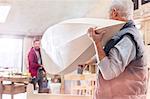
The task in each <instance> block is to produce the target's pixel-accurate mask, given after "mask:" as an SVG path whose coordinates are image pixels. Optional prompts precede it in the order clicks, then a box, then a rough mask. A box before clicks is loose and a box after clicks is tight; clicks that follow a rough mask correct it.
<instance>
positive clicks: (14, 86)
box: [0, 75, 29, 99]
mask: <svg viewBox="0 0 150 99" xmlns="http://www.w3.org/2000/svg"><path fill="white" fill-rule="evenodd" d="M3 81H10V82H11V83H10V84H4V83H3ZM28 82H29V77H27V76H20V75H19V76H14V75H11V76H0V99H2V95H3V94H11V99H14V94H18V93H24V92H26V86H27V84H28Z"/></svg>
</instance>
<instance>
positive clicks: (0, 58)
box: [0, 38, 23, 72]
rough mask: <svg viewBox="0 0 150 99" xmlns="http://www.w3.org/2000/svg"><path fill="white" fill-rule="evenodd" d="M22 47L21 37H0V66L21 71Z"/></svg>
mask: <svg viewBox="0 0 150 99" xmlns="http://www.w3.org/2000/svg"><path fill="white" fill-rule="evenodd" d="M22 47H23V39H14V38H0V67H1V68H11V69H14V70H15V71H16V72H21V69H22Z"/></svg>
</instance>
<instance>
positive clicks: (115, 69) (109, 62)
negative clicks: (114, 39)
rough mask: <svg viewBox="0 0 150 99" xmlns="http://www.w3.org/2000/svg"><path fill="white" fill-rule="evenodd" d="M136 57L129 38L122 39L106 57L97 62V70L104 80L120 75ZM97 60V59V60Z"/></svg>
mask: <svg viewBox="0 0 150 99" xmlns="http://www.w3.org/2000/svg"><path fill="white" fill-rule="evenodd" d="M135 57H136V47H135V45H134V42H133V41H132V40H131V38H130V37H129V36H125V37H123V39H122V40H120V41H119V42H118V43H117V44H116V45H115V46H114V47H113V48H112V49H111V50H110V52H109V57H108V56H106V57H105V58H103V59H102V60H101V61H100V62H98V68H99V70H100V72H101V74H102V75H103V78H104V79H106V80H110V79H113V78H115V77H117V76H119V74H121V73H122V72H123V71H124V70H125V68H126V66H127V65H128V64H129V63H130V62H131V61H132V60H134V59H135ZM98 60H99V59H98Z"/></svg>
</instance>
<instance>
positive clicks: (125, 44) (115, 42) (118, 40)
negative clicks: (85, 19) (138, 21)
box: [88, 0, 148, 99]
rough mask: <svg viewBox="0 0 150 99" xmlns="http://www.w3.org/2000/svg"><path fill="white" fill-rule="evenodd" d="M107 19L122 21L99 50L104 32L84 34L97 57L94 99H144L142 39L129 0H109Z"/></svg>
mask: <svg viewBox="0 0 150 99" xmlns="http://www.w3.org/2000/svg"><path fill="white" fill-rule="evenodd" d="M110 19H114V20H119V21H125V22H126V24H125V25H124V26H123V27H122V29H121V30H120V31H119V32H118V33H117V34H116V35H115V36H114V37H113V38H112V39H111V40H110V41H108V43H107V44H106V46H105V48H104V49H103V47H102V44H101V40H102V38H103V35H105V31H102V32H101V33H99V34H97V33H96V32H95V30H96V29H95V28H89V30H88V33H89V35H90V37H91V38H92V39H93V42H94V45H95V49H96V51H97V54H98V59H97V60H100V62H98V77H97V78H98V79H97V85H96V91H95V95H94V99H146V91H147V79H148V78H147V67H146V62H145V56H144V44H143V40H142V38H141V36H140V34H139V32H138V30H137V28H136V27H135V24H134V22H133V21H132V20H133V2H132V1H131V0H113V1H112V5H111V8H110Z"/></svg>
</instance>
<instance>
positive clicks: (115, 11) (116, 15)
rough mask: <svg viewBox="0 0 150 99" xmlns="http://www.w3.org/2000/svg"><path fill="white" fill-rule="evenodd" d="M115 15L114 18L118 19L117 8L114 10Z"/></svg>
mask: <svg viewBox="0 0 150 99" xmlns="http://www.w3.org/2000/svg"><path fill="white" fill-rule="evenodd" d="M113 15H114V17H118V12H117V9H116V8H113Z"/></svg>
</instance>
